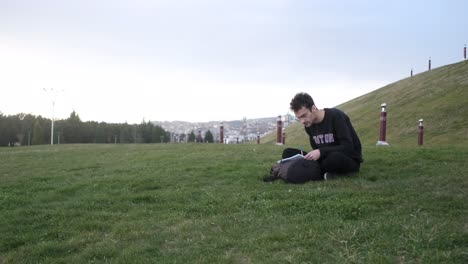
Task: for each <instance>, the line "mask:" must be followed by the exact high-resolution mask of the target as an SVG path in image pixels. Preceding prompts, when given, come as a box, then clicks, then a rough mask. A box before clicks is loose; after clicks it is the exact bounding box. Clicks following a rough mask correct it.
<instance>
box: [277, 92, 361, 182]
mask: <svg viewBox="0 0 468 264" xmlns="http://www.w3.org/2000/svg"><path fill="white" fill-rule="evenodd" d="M290 107H291V110H292V111H294V114H295V115H296V118H297V120H298V121H300V122H301V123H302V124H303V125H304V128H305V131H306V132H307V134H308V135H309V140H310V145H311V146H312V149H313V150H312V151H310V152H308V153H306V152H303V151H302V150H300V149H293V148H287V149H285V150H284V151H283V159H284V158H288V157H291V156H294V155H296V154H299V153H303V154H304V158H305V159H306V160H315V161H317V162H318V164H319V165H320V170H321V173H322V177H323V179H324V180H329V179H332V178H335V177H336V176H339V175H342V174H345V173H349V172H357V171H359V168H360V165H361V163H362V162H363V159H362V153H361V141H360V140H359V137H358V136H357V134H356V131H354V128H353V125H352V124H351V121H350V120H349V117H348V116H347V115H346V114H345V113H343V112H342V111H340V110H338V109H336V108H325V109H323V110H319V109H318V108H317V107H316V106H315V104H314V100H313V99H312V97H311V96H310V95H309V94H307V93H298V94H296V96H294V98H293V99H292V100H291V103H290Z"/></svg>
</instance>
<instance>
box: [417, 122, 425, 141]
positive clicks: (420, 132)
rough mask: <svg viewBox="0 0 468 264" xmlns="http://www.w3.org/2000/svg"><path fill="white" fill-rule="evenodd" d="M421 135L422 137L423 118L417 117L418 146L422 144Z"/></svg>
mask: <svg viewBox="0 0 468 264" xmlns="http://www.w3.org/2000/svg"><path fill="white" fill-rule="evenodd" d="M423 137H424V125H423V120H422V119H419V125H418V145H419V146H422V144H423Z"/></svg>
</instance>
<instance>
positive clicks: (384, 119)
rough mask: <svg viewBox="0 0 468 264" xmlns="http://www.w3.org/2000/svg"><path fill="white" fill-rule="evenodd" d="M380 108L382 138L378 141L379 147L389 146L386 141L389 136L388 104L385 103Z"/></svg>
mask: <svg viewBox="0 0 468 264" xmlns="http://www.w3.org/2000/svg"><path fill="white" fill-rule="evenodd" d="M380 107H381V111H380V136H379V141H377V146H388V143H387V142H386V141H385V137H386V134H387V110H386V108H387V104H386V103H383V104H381V105H380Z"/></svg>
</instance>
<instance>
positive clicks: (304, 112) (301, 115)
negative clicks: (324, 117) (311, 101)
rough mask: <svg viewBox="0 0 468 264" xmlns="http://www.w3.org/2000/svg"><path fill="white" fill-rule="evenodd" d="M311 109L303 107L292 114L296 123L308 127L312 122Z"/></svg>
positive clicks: (312, 114)
mask: <svg viewBox="0 0 468 264" xmlns="http://www.w3.org/2000/svg"><path fill="white" fill-rule="evenodd" d="M313 109H314V108H313V107H312V109H308V108H306V107H305V106H303V107H302V108H301V109H299V110H297V111H296V112H294V114H295V115H296V118H297V120H298V121H300V122H301V123H302V124H303V125H304V126H305V127H310V126H311V125H312V124H313V121H314V113H313V111H314V110H313Z"/></svg>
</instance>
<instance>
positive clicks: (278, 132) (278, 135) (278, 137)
mask: <svg viewBox="0 0 468 264" xmlns="http://www.w3.org/2000/svg"><path fill="white" fill-rule="evenodd" d="M282 127H283V122H281V116H280V115H279V116H278V118H277V119H276V145H282V143H281V142H282V140H281V131H282Z"/></svg>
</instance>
